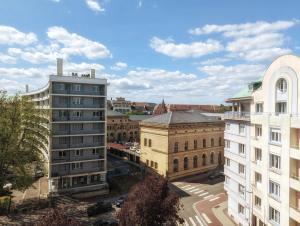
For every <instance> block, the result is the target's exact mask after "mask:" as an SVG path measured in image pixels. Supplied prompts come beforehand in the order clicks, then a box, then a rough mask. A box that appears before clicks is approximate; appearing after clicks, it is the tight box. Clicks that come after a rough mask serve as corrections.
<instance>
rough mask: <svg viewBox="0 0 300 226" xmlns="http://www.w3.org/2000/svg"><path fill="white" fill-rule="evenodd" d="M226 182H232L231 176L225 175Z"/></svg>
mask: <svg viewBox="0 0 300 226" xmlns="http://www.w3.org/2000/svg"><path fill="white" fill-rule="evenodd" d="M225 183H226V184H229V183H230V177H228V176H225Z"/></svg>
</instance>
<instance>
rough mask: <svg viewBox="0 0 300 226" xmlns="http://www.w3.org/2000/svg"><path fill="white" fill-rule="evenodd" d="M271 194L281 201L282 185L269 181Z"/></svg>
mask: <svg viewBox="0 0 300 226" xmlns="http://www.w3.org/2000/svg"><path fill="white" fill-rule="evenodd" d="M269 194H270V195H271V196H272V197H274V198H276V199H279V197H280V185H279V184H277V183H275V182H273V181H271V180H270V181H269Z"/></svg>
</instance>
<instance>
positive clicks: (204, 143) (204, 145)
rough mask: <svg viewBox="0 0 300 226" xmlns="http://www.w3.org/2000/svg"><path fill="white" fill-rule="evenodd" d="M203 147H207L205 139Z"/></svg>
mask: <svg viewBox="0 0 300 226" xmlns="http://www.w3.org/2000/svg"><path fill="white" fill-rule="evenodd" d="M203 148H206V140H205V139H203Z"/></svg>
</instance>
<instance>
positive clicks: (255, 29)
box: [189, 20, 298, 37]
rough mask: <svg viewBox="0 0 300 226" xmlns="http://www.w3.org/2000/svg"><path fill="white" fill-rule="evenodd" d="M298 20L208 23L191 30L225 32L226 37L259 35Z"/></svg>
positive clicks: (209, 32)
mask: <svg viewBox="0 0 300 226" xmlns="http://www.w3.org/2000/svg"><path fill="white" fill-rule="evenodd" d="M297 23H298V21H297V20H289V21H276V22H273V23H269V22H266V21H257V22H255V23H244V24H225V25H216V24H208V25H205V26H203V27H199V28H194V29H191V30H190V31H189V33H191V34H193V35H203V34H211V33H223V35H224V36H225V37H245V36H250V35H259V34H262V33H274V32H278V31H282V30H286V29H288V28H291V27H293V26H294V25H295V24H297Z"/></svg>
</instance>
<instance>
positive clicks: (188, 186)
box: [181, 184, 192, 188]
mask: <svg viewBox="0 0 300 226" xmlns="http://www.w3.org/2000/svg"><path fill="white" fill-rule="evenodd" d="M190 186H192V185H190V184H188V185H184V186H183V187H181V188H186V187H190Z"/></svg>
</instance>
